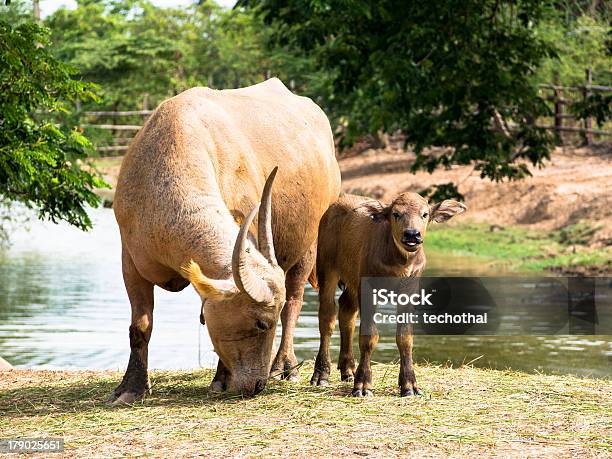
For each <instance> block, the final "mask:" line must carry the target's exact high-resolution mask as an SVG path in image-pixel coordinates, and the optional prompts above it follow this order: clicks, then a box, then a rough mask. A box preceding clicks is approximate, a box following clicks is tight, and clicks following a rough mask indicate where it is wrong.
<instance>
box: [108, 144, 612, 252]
mask: <svg viewBox="0 0 612 459" xmlns="http://www.w3.org/2000/svg"><path fill="white" fill-rule="evenodd" d="M413 159H414V155H413V154H411V153H406V152H401V151H398V150H389V149H378V150H376V149H370V150H367V151H366V152H364V153H361V154H359V155H353V156H349V157H341V158H340V160H339V163H340V169H341V170H342V187H343V190H344V191H345V192H348V193H355V194H362V195H369V196H372V197H375V198H378V199H383V200H386V199H391V198H392V197H393V196H394V195H396V194H398V193H401V192H404V191H417V192H418V191H421V190H423V189H424V188H427V187H429V186H431V185H435V184H440V183H446V182H451V181H452V182H454V183H458V184H459V192H460V193H461V194H463V195H464V196H465V201H466V203H467V204H468V206H469V212H468V213H467V214H466V215H465V216H464V217H462V221H469V220H471V221H475V222H484V223H488V224H491V225H501V226H505V225H519V226H523V227H526V228H530V229H540V230H556V229H560V228H563V227H566V226H568V225H573V224H577V223H580V222H585V223H586V225H588V226H589V227H590V231H588V233H589V234H588V237H587V239H588V240H587V242H588V245H591V246H594V247H602V246H610V245H612V193H610V190H611V189H612V144H611V143H608V144H602V145H600V146H597V147H592V148H573V147H572V148H569V147H568V148H557V149H556V150H555V151H554V152H553V153H552V155H551V160H550V161H548V162H547V163H546V166H545V167H544V168H542V169H533V170H532V173H533V176H532V177H528V178H526V179H524V180H520V181H516V182H505V183H493V182H491V181H489V180H482V179H481V178H480V177H479V176H478V173H477V172H475V171H474V170H473V167H472V166H460V167H459V166H458V167H453V168H452V169H450V170H438V171H436V172H434V173H433V174H428V173H427V172H418V173H417V174H412V173H411V172H410V171H409V169H410V166H411V164H412V161H413ZM96 164H97V167H98V169H99V170H100V171H101V172H102V173H103V174H104V177H105V178H106V180H107V181H108V182H109V183H110V184H111V185H113V186H114V185H115V184H116V182H117V175H118V173H119V167H120V165H121V158H101V159H100V160H98V161H96ZM102 194H103V197H104V198H105V199H108V200H112V191H109V190H103V191H102Z"/></svg>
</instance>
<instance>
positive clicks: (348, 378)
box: [340, 373, 355, 382]
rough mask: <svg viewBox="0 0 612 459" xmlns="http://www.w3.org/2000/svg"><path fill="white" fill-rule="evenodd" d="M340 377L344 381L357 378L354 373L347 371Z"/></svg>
mask: <svg viewBox="0 0 612 459" xmlns="http://www.w3.org/2000/svg"><path fill="white" fill-rule="evenodd" d="M340 379H341V380H342V381H343V382H353V381H354V380H355V377H354V376H353V373H345V374H341V375H340Z"/></svg>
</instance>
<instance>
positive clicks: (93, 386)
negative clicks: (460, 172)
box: [0, 364, 612, 458]
mask: <svg viewBox="0 0 612 459" xmlns="http://www.w3.org/2000/svg"><path fill="white" fill-rule="evenodd" d="M311 371H312V365H308V364H307V365H305V366H304V367H303V368H302V370H301V376H302V379H301V381H300V383H298V384H292V383H285V382H276V381H273V382H271V383H270V385H269V386H268V388H267V389H266V390H265V391H264V392H263V393H262V394H260V395H258V396H257V397H255V398H252V399H243V398H240V397H230V396H226V395H216V394H212V393H209V392H208V390H207V386H208V384H209V382H210V380H211V378H212V371H211V370H198V371H193V372H155V373H153V374H152V381H153V383H154V388H153V395H152V396H150V397H148V398H147V400H146V401H145V402H144V403H139V404H135V405H133V406H126V407H123V408H110V407H108V406H107V405H106V404H105V399H106V397H107V396H108V394H109V393H110V392H111V390H112V389H113V387H114V386H115V385H116V384H117V383H118V381H119V379H120V376H121V375H120V374H119V373H115V372H89V371H87V372H61V371H28V370H13V371H8V372H4V373H0V431H1V432H2V434H1V435H0V437H3V438H12V437H44V436H50V437H58V436H61V437H64V438H65V442H66V455H67V456H71V457H72V456H74V457H85V456H87V457H91V456H98V457H116V456H153V457H177V456H194V455H205V456H227V455H233V456H248V457H253V456H255V457H270V456H305V455H308V456H312V455H314V456H331V455H334V456H355V457H363V456H373V457H389V456H402V457H405V456H417V457H438V456H454V457H464V456H468V455H470V456H471V455H476V454H479V455H484V456H496V455H500V456H517V457H519V456H520V457H529V456H551V457H556V458H557V457H577V456H580V457H584V456H588V457H609V456H610V454H612V422H611V418H610V413H612V403H611V400H610V393H612V382H611V381H610V380H605V379H604V380H602V379H589V378H578V377H572V376H545V375H530V374H525V373H519V372H510V371H494V370H482V369H474V368H471V367H463V368H459V369H451V368H442V367H434V366H425V367H423V366H421V367H418V368H417V375H418V377H419V383H420V385H421V387H422V388H424V390H425V395H424V396H422V397H413V398H404V399H402V398H399V397H398V396H397V393H398V390H397V388H396V382H397V371H398V369H397V367H396V366H394V365H375V367H374V371H375V375H374V382H375V385H376V386H375V396H374V397H373V398H366V399H361V398H360V399H356V398H352V397H350V396H348V395H349V394H350V388H351V386H350V385H349V384H347V383H341V382H335V383H334V382H332V384H331V385H330V386H328V387H314V388H313V387H310V386H309V385H308V383H307V379H308V378H309V377H310V373H311ZM334 376H335V377H336V379H337V378H338V375H337V374H334Z"/></svg>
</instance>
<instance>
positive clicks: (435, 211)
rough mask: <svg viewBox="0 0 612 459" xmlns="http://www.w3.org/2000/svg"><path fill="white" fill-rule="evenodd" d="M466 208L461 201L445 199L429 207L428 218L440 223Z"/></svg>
mask: <svg viewBox="0 0 612 459" xmlns="http://www.w3.org/2000/svg"><path fill="white" fill-rule="evenodd" d="M466 210H467V207H466V205H465V204H463V203H462V202H459V201H455V200H453V199H445V200H444V201H442V202H439V203H438V204H434V205H433V206H432V207H431V212H430V213H429V214H430V217H429V220H433V221H434V222H436V223H442V222H445V221H446V220H449V219H451V218H452V217H454V216H455V215H457V214H462V213H463V212H465V211H466Z"/></svg>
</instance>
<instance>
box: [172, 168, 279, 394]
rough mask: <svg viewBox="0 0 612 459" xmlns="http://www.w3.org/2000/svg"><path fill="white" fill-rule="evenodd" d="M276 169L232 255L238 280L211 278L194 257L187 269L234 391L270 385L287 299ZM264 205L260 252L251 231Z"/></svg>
mask: <svg viewBox="0 0 612 459" xmlns="http://www.w3.org/2000/svg"><path fill="white" fill-rule="evenodd" d="M275 174H276V169H274V171H273V172H272V174H270V176H269V177H268V180H267V181H266V185H265V187H264V191H263V195H262V202H261V207H260V206H256V207H255V208H254V209H253V210H252V211H251V213H250V214H249V215H248V216H247V218H246V220H245V222H244V223H243V225H242V227H241V228H240V232H239V233H238V237H237V239H236V243H235V245H234V250H233V254H232V279H210V278H208V277H206V276H205V275H204V274H203V273H202V270H201V269H200V266H199V265H198V264H197V263H196V262H194V261H191V262H190V263H188V264H187V265H185V266H184V267H183V275H184V276H185V277H186V278H187V279H189V281H190V282H191V283H192V284H193V286H194V287H195V289H196V290H197V292H198V293H199V295H200V297H201V298H202V301H203V302H205V303H206V304H205V307H204V308H203V309H204V317H205V321H206V325H207V327H208V332H209V334H210V338H211V340H212V343H213V346H214V348H215V351H216V352H217V354H218V355H219V358H220V359H221V361H222V362H223V364H224V365H225V367H226V368H227V369H228V370H229V373H230V380H229V385H228V389H229V390H230V391H232V392H237V393H241V394H244V395H248V396H250V395H255V394H256V393H258V392H260V391H261V390H262V389H263V388H264V387H265V385H266V381H267V379H268V375H269V372H270V355H271V353H272V344H273V341H274V336H275V332H276V323H277V321H278V317H279V315H280V311H281V309H282V307H283V304H284V302H285V274H284V271H283V269H282V268H281V267H280V266H279V265H278V263H277V260H276V256H275V254H274V244H273V241H272V221H271V202H272V197H271V187H272V181H273V180H274V176H275ZM258 208H259V225H258V227H259V231H258V233H259V234H258V242H259V250H257V249H256V248H255V247H254V245H253V244H250V243H249V241H248V238H247V236H248V230H249V227H250V226H251V223H252V222H253V219H254V218H255V214H256V213H257V210H258Z"/></svg>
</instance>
